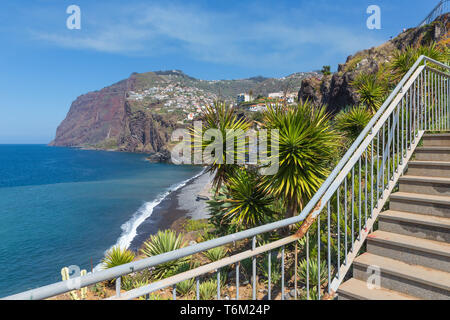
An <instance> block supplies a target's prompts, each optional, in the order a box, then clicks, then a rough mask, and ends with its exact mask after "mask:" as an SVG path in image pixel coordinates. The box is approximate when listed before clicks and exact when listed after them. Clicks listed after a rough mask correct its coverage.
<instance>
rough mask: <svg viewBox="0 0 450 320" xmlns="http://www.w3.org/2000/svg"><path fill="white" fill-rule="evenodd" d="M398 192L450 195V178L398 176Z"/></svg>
mask: <svg viewBox="0 0 450 320" xmlns="http://www.w3.org/2000/svg"><path fill="white" fill-rule="evenodd" d="M399 183H400V192H409V193H419V194H430V195H434V196H449V197H450V178H441V177H426V176H413V175H409V174H408V175H406V176H403V177H400V179H399Z"/></svg>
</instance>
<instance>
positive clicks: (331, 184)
mask: <svg viewBox="0 0 450 320" xmlns="http://www.w3.org/2000/svg"><path fill="white" fill-rule="evenodd" d="M427 62H430V63H432V64H434V65H436V66H438V67H441V68H444V69H445V70H450V67H449V66H447V65H445V64H443V63H440V62H438V61H435V60H433V59H430V58H428V57H425V56H420V58H419V59H418V60H417V61H416V62H415V63H414V65H413V66H412V68H411V69H410V70H409V71H408V72H407V73H406V75H405V76H404V77H403V78H402V80H401V81H400V83H399V84H398V85H397V86H396V88H395V89H394V90H393V91H392V93H391V94H390V95H389V97H388V98H387V100H386V101H385V102H384V103H383V105H382V106H381V107H380V109H379V110H378V112H377V113H376V114H375V115H374V116H373V118H372V119H371V120H370V121H369V123H368V125H367V126H366V127H365V128H364V130H363V131H362V132H361V134H360V135H359V136H358V138H357V139H356V141H355V142H354V143H353V144H352V146H351V147H350V148H349V149H348V150H347V152H346V153H345V155H344V156H343V158H342V159H341V160H340V161H339V163H338V164H337V166H336V167H335V168H334V170H333V171H332V172H331V174H330V175H329V176H328V178H327V179H326V180H325V182H324V183H323V184H322V186H321V187H320V188H319V190H318V191H317V192H316V194H315V195H314V196H313V197H312V199H311V200H310V201H309V202H308V204H307V205H306V206H305V207H304V209H303V210H302V212H301V213H300V214H299V215H298V216H295V217H292V218H288V219H284V220H280V221H277V222H273V223H270V224H266V225H263V226H259V227H255V228H252V229H248V230H245V231H241V232H237V233H234V234H231V235H227V236H224V237H220V238H217V239H213V240H209V241H206V242H202V243H198V244H195V245H192V246H188V247H185V248H182V249H178V250H175V251H172V252H168V253H164V254H161V255H158V256H154V257H149V258H145V259H142V260H138V261H134V262H131V263H128V264H125V265H121V266H117V267H114V268H111V269H107V270H102V271H99V272H95V273H90V274H88V275H86V276H83V277H78V278H76V279H73V282H76V283H77V286H78V288H81V287H86V286H89V285H92V284H95V283H98V282H102V281H106V280H111V279H114V278H120V277H121V276H124V275H126V274H129V273H132V272H136V271H140V270H144V269H147V268H150V267H153V266H156V265H159V264H162V263H166V262H169V261H172V260H176V259H180V258H182V257H186V256H191V255H193V254H196V253H201V252H204V251H206V250H209V249H212V248H215V247H218V246H223V245H226V244H229V243H233V242H235V241H238V240H243V239H249V238H253V250H256V246H255V236H257V235H259V234H263V233H266V232H270V231H273V230H276V229H280V228H284V227H287V226H290V225H293V224H296V223H299V222H302V221H304V220H305V218H306V217H307V216H308V215H309V214H310V213H311V214H312V216H313V217H315V216H317V215H318V214H319V213H320V212H321V211H322V210H323V208H324V207H325V206H326V204H328V206H329V200H330V199H331V197H332V196H333V195H334V193H335V192H336V190H337V189H338V188H339V186H340V185H341V183H342V182H343V179H344V177H346V176H347V175H348V174H349V173H350V171H351V170H352V168H353V166H354V165H355V164H356V162H357V161H358V159H359V160H360V159H361V157H362V156H363V153H364V151H365V150H366V148H367V146H368V145H369V144H370V143H371V142H372V143H373V139H374V135H375V134H378V135H379V129H380V127H381V125H383V132H384V124H385V122H386V121H387V118H388V117H389V119H390V115H391V113H392V112H393V105H394V107H395V103H398V100H399V97H400V99H402V98H403V96H404V94H405V93H404V91H403V90H407V87H408V86H410V85H411V83H412V82H413V81H415V80H416V79H417V77H418V75H420V74H421V72H422V70H423V69H424V67H423V66H421V65H422V64H423V63H425V64H426V63H427ZM446 76H448V73H447V74H446ZM399 93H400V95H399ZM380 121H381V122H380ZM376 127H377V128H378V129H377V131H376V132H375V130H374V128H376ZM383 164H384V160H383ZM383 170H384V169H383ZM383 176H384V171H383ZM377 181H378V180H377ZM377 183H378V182H377ZM383 183H384V181H383ZM377 193H378V190H377ZM286 239H288V240H286ZM295 240H297V238H292V236H291V237H288V238H285V240H284V241H285V242H283V244H281V246H282V245H285V244H287V243H291V242H293V241H295ZM272 247H273V245H272V246H267V250H271V249H270V248H272ZM258 249H259V250H262V249H261V247H258ZM267 250H266V251H267ZM266 251H264V250H263V251H262V252H266ZM258 252H259V251H258ZM255 254H256V253H249V257H254V255H255ZM200 268H201V267H200ZM191 275H192V274H191ZM340 276H342V274H340ZM179 277H181V276H180V275H179ZM75 280H77V281H75ZM330 280H331V279H330ZM168 281H169V282H167V281H166V284H167V283H171V282H170V281H173V279H171V280H168ZM330 284H331V281H330ZM158 285H159V286H160V285H161V283H160V282H157V283H154V284H152V285H149V286H146V287H145V289H141V290H139V291H134V290H133V293H132V294H129V295H126V296H125V297H128V298H132V297H136V294H138V295H137V296H139V295H141V294H142V293H143V292H144V291H146V290H148V291H147V292H152V290H154V288H156V287H158ZM334 287H336V285H334ZM152 288H153V289H152ZM158 288H159V287H158ZM73 289H74V288H73V287H71V286H68V281H61V282H57V283H54V284H50V285H47V286H43V287H41V288H37V289H32V290H28V291H25V292H22V293H19V294H15V295H11V296H8V297H6V298H5V299H23V300H28V299H45V298H48V297H52V296H55V295H58V294H62V293H66V292H68V291H71V290H73ZM135 290H136V289H135ZM118 294H120V291H119V292H118Z"/></svg>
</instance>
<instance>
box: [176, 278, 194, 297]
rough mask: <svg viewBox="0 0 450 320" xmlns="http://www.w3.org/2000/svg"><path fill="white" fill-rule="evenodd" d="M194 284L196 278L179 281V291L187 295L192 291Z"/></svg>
mask: <svg viewBox="0 0 450 320" xmlns="http://www.w3.org/2000/svg"><path fill="white" fill-rule="evenodd" d="M193 286H194V279H188V280H184V281H182V282H179V283H177V293H178V294H179V295H181V296H186V295H188V294H189V293H191V291H192V287H193Z"/></svg>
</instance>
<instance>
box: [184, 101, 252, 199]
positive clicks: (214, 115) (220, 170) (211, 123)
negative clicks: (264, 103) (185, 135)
mask: <svg viewBox="0 0 450 320" xmlns="http://www.w3.org/2000/svg"><path fill="white" fill-rule="evenodd" d="M249 128H250V123H249V122H248V121H247V120H245V118H238V117H237V115H236V114H235V112H234V108H233V107H232V106H229V105H227V104H226V103H225V102H215V103H214V105H212V106H207V107H206V109H205V112H204V113H203V118H202V128H201V129H196V128H195V127H194V128H193V129H192V135H193V136H194V143H197V144H201V156H203V154H204V153H205V149H207V147H208V146H210V145H211V143H212V142H215V140H214V138H212V139H207V138H205V133H206V131H208V130H209V129H214V130H216V131H217V132H218V133H220V135H221V137H222V141H221V142H219V144H220V145H221V148H222V151H223V152H222V154H214V155H208V156H210V157H211V161H210V162H211V163H209V164H208V166H207V169H206V172H210V173H211V174H214V178H213V186H214V187H215V189H216V193H217V192H218V190H219V189H220V187H221V186H222V184H223V183H224V182H225V181H227V180H228V179H229V177H232V176H233V174H234V172H235V170H236V168H237V165H236V164H234V163H229V161H227V159H230V158H232V159H234V160H235V162H239V161H241V160H244V159H241V157H243V155H244V152H245V139H243V137H244V135H245V133H246V131H247V130H248V129H249ZM230 130H232V131H233V132H234V133H235V134H236V136H237V142H236V141H234V139H235V137H232V136H231V135H230V134H229V131H230ZM216 138H218V137H216ZM227 144H230V145H233V146H234V148H232V149H231V150H230V149H227ZM198 151H200V150H198ZM216 151H217V150H216Z"/></svg>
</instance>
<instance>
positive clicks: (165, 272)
mask: <svg viewBox="0 0 450 320" xmlns="http://www.w3.org/2000/svg"><path fill="white" fill-rule="evenodd" d="M185 246H186V243H185V242H184V241H183V237H182V236H181V235H177V234H176V233H175V232H174V231H172V230H165V231H158V233H157V234H156V235H153V236H151V237H150V240H149V241H147V242H145V243H144V248H143V249H142V250H141V252H142V253H143V254H144V255H146V256H147V257H153V256H157V255H160V254H163V253H166V252H170V251H173V250H177V249H180V248H183V247H185ZM188 259H189V258H187V257H184V258H180V259H176V260H172V261H169V262H166V263H162V264H159V265H157V266H155V267H154V270H153V273H152V276H153V278H155V279H164V278H166V277H168V276H170V275H171V274H173V273H174V272H175V271H176V270H177V269H178V268H179V266H180V265H182V264H183V263H185V262H187V261H188Z"/></svg>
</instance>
